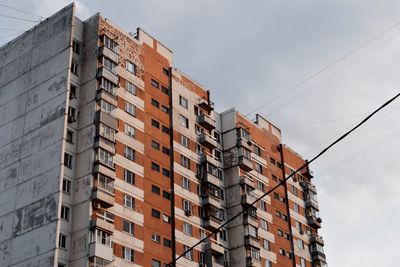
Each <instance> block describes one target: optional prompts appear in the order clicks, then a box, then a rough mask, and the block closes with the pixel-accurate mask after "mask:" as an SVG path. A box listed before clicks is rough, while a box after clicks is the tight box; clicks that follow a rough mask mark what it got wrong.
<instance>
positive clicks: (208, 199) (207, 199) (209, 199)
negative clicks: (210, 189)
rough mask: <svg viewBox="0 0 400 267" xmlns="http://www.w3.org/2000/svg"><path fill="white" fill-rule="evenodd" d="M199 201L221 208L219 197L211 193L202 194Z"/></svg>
mask: <svg viewBox="0 0 400 267" xmlns="http://www.w3.org/2000/svg"><path fill="white" fill-rule="evenodd" d="M201 203H202V205H207V204H210V205H213V206H214V207H217V208H221V199H219V198H217V197H215V196H213V195H211V194H206V195H203V196H202V199H201Z"/></svg>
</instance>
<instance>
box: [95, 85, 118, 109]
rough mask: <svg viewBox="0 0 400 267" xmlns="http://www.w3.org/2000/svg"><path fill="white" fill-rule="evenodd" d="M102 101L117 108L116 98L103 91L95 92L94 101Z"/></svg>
mask: <svg viewBox="0 0 400 267" xmlns="http://www.w3.org/2000/svg"><path fill="white" fill-rule="evenodd" d="M100 99H104V100H105V101H107V102H108V103H110V104H111V105H113V106H117V96H115V95H112V94H111V93H110V92H108V91H107V90H105V89H102V88H100V89H98V90H97V92H96V100H100Z"/></svg>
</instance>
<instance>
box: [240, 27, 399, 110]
mask: <svg viewBox="0 0 400 267" xmlns="http://www.w3.org/2000/svg"><path fill="white" fill-rule="evenodd" d="M399 25H400V22H397V23H395V24H393V25H392V26H390V27H389V28H387V29H385V30H384V31H383V32H381V33H379V34H378V35H375V36H374V37H372V38H370V39H368V40H367V41H366V42H364V43H363V44H361V45H360V46H358V47H357V48H355V49H353V50H351V51H350V52H348V53H347V54H345V55H344V56H342V57H340V58H338V59H337V60H335V61H333V62H332V63H330V64H328V65H326V66H325V67H323V68H322V69H320V70H319V71H317V72H315V73H314V74H312V75H310V76H308V77H307V78H305V79H304V80H302V81H300V82H299V83H297V84H295V85H294V86H292V87H290V88H289V89H287V90H285V91H284V92H283V93H281V94H279V95H277V96H275V97H273V98H272V99H271V100H269V101H267V102H266V103H264V104H262V105H261V106H259V107H258V108H256V109H254V110H252V111H251V112H249V113H247V114H246V115H245V116H246V117H248V116H249V115H250V114H252V113H254V112H256V111H258V110H260V109H262V108H264V107H265V106H267V105H269V104H271V103H272V102H274V101H275V100H277V99H279V98H281V97H282V96H284V95H286V94H288V93H289V92H290V91H293V90H294V89H296V88H298V87H299V86H301V85H303V84H304V83H306V82H308V81H309V80H311V79H313V78H314V77H316V76H318V75H319V74H320V73H322V72H324V71H325V70H327V69H329V68H330V67H332V66H334V65H336V64H338V63H339V62H341V61H343V60H344V59H346V58H348V57H349V56H351V55H352V54H354V53H356V52H357V51H359V50H361V49H362V48H364V47H365V46H367V45H368V44H370V43H371V42H373V41H375V40H376V39H378V38H379V37H381V36H382V35H384V34H385V33H387V32H389V31H391V30H392V29H394V28H396V27H397V26H399Z"/></svg>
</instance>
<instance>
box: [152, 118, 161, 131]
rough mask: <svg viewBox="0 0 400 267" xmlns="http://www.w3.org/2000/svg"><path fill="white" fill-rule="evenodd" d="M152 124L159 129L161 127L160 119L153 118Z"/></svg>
mask: <svg viewBox="0 0 400 267" xmlns="http://www.w3.org/2000/svg"><path fill="white" fill-rule="evenodd" d="M151 125H152V126H153V127H156V128H158V129H160V123H159V122H158V121H156V120H154V119H151Z"/></svg>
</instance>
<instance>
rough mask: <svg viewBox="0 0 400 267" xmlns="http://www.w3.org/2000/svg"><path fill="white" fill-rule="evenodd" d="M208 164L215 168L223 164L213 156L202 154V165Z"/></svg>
mask: <svg viewBox="0 0 400 267" xmlns="http://www.w3.org/2000/svg"><path fill="white" fill-rule="evenodd" d="M207 162H208V163H210V164H212V165H214V166H218V165H219V164H221V163H220V162H219V161H218V160H217V159H216V158H215V157H214V156H213V155H211V154H209V153H207V152H203V154H201V157H200V164H203V163H207Z"/></svg>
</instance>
